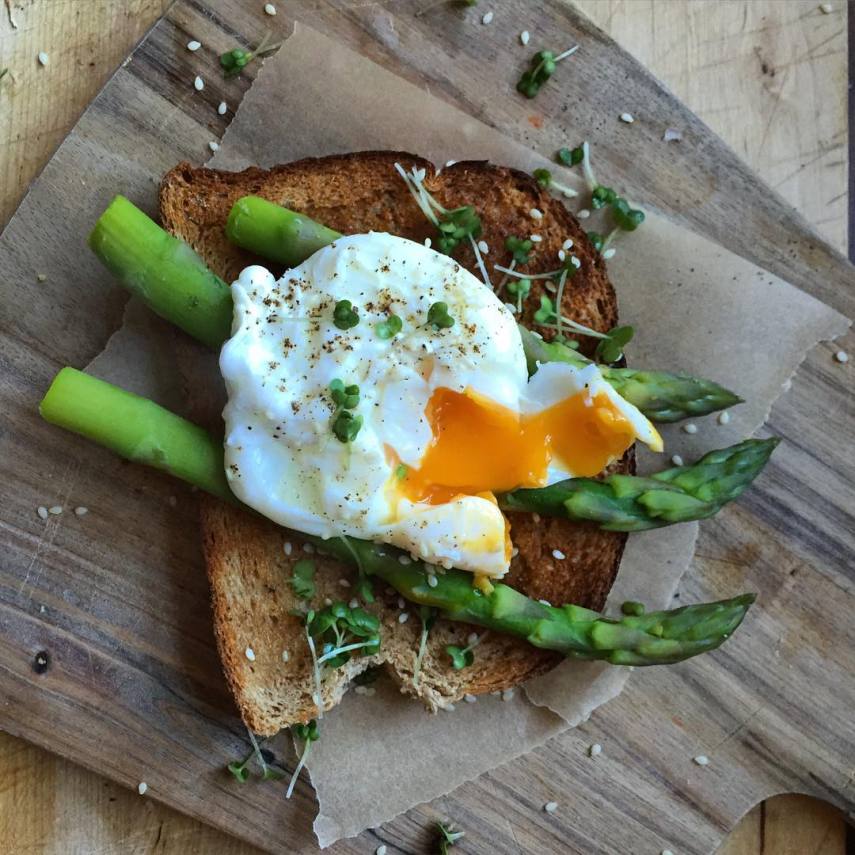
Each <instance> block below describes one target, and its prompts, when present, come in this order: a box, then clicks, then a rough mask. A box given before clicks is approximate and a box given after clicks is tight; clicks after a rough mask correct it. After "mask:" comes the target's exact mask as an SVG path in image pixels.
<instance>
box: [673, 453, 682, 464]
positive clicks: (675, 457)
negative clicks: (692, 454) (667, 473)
mask: <svg viewBox="0 0 855 855" xmlns="http://www.w3.org/2000/svg"><path fill="white" fill-rule="evenodd" d="M671 463H673V464H674V466H682V465H683V458H682V457H680V455H679V454H672V455H671Z"/></svg>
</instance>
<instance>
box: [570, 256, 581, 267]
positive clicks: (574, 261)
mask: <svg viewBox="0 0 855 855" xmlns="http://www.w3.org/2000/svg"><path fill="white" fill-rule="evenodd" d="M570 263H571V264H572V265H573V266H574V267H575V268H576V269H577V270H578V269H579V268H580V267H581V266H582V262H581V261H579V259H578V258H577V257H576V256H575V255H571V256H570Z"/></svg>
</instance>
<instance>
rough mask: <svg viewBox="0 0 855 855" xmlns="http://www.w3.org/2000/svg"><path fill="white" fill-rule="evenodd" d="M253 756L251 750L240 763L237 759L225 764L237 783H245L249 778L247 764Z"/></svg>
mask: <svg viewBox="0 0 855 855" xmlns="http://www.w3.org/2000/svg"><path fill="white" fill-rule="evenodd" d="M254 756H255V751H254V750H253V751H250V752H249V754H247V755H246V757H244V759H243V760H242V761H241V762H240V763H238V762H237V760H234V761H232V762H231V763H229V765H228V766H226V769H228V770H229V772H231V774H232V775H233V776H234V778H235V780H236V781H237V782H238V783H239V784H245V783H246V782H247V781H248V780H249V768H248V765H247V764H248V763H249V761H250V760H252V758H253V757H254Z"/></svg>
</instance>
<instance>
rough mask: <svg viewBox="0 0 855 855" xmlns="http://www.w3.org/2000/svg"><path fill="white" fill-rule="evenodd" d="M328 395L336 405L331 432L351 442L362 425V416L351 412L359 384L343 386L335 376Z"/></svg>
mask: <svg viewBox="0 0 855 855" xmlns="http://www.w3.org/2000/svg"><path fill="white" fill-rule="evenodd" d="M343 302H347V301H343ZM330 397H331V398H332V400H333V403H334V404H335V405H336V410H335V412H334V413H333V417H332V432H333V433H334V434H335V437H336V439H338V441H339V442H353V440H354V439H356V435H357V434H358V433H359V430H360V428H361V427H362V416H360V415H358V414H356V413H353V412H351V410H353V409H354V408H356V407H357V406H359V386H357V385H356V384H355V383H353V384H351V385H350V386H345V385H344V381H343V380H339V379H338V378H336V379H335V380H332V381H331V382H330Z"/></svg>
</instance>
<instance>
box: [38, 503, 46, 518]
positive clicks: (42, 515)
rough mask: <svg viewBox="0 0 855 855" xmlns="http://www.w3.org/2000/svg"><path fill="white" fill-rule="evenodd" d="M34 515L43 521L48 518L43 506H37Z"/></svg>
mask: <svg viewBox="0 0 855 855" xmlns="http://www.w3.org/2000/svg"><path fill="white" fill-rule="evenodd" d="M36 513H37V514H38V515H39V516H40V517H41V518H42V519H43V520H46V519H47V518H48V512H47V508H46V507H45V506H44V505H39V506H38V508H37V509H36Z"/></svg>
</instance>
